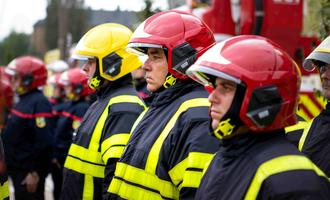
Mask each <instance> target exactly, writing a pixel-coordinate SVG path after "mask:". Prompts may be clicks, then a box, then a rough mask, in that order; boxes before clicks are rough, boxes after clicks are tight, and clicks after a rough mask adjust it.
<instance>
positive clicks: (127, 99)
mask: <svg viewBox="0 0 330 200" xmlns="http://www.w3.org/2000/svg"><path fill="white" fill-rule="evenodd" d="M117 103H137V104H139V105H140V106H142V107H144V108H146V106H145V105H144V103H143V101H142V100H141V99H140V98H139V97H137V96H134V95H120V96H116V97H113V98H111V99H110V101H109V103H108V105H107V106H106V109H104V110H103V113H102V114H101V116H100V118H99V120H98V121H97V123H96V126H95V128H94V131H93V134H92V138H91V141H90V143H89V147H88V149H90V150H94V151H97V150H98V149H99V141H100V139H101V136H102V131H103V127H104V124H105V121H106V119H107V118H108V113H109V106H111V105H113V104H117Z"/></svg>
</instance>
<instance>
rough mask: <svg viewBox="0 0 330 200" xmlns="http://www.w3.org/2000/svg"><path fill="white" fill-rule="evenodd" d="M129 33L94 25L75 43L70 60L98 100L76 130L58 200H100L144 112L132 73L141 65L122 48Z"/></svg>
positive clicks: (122, 28) (117, 26)
mask: <svg viewBox="0 0 330 200" xmlns="http://www.w3.org/2000/svg"><path fill="white" fill-rule="evenodd" d="M131 34H132V32H131V31H130V30H129V29H128V28H127V27H125V26H123V25H120V24H115V23H107V24H102V25H98V26H96V27H94V28H92V29H91V30H89V31H88V32H87V33H86V34H85V35H84V36H83V37H82V38H81V39H80V41H79V43H78V45H77V47H76V49H75V52H74V55H73V56H74V58H76V59H80V60H81V61H85V62H86V64H84V66H83V70H84V71H85V72H86V74H87V77H88V78H89V80H88V81H89V86H90V87H91V88H93V89H95V90H96V94H97V96H98V99H97V100H96V101H95V102H94V103H93V104H92V105H91V106H90V108H89V109H88V110H87V112H86V114H85V116H84V118H83V120H82V123H81V125H80V126H79V128H78V129H77V130H76V135H75V138H74V139H73V143H72V144H71V146H70V149H69V152H68V156H67V158H66V161H65V164H64V167H65V168H64V178H63V180H64V183H63V187H62V194H61V195H62V196H61V198H62V199H102V193H103V192H104V194H106V190H107V187H108V186H109V184H110V181H111V178H112V176H113V173H114V169H115V165H116V161H117V160H118V159H119V157H120V156H121V153H122V151H123V150H124V147H125V145H126V143H127V141H128V137H129V132H130V130H131V126H132V125H133V123H134V121H135V120H136V119H137V117H138V116H139V114H140V113H141V112H142V111H143V110H144V109H145V105H144V103H143V101H142V100H141V99H140V98H139V97H138V94H137V92H136V90H135V89H134V86H133V84H132V77H131V74H130V72H131V71H133V70H134V69H136V68H138V67H140V66H141V61H140V60H139V58H138V56H136V55H135V54H133V53H130V52H128V51H126V49H125V47H126V45H127V43H128V41H129V38H130V37H131Z"/></svg>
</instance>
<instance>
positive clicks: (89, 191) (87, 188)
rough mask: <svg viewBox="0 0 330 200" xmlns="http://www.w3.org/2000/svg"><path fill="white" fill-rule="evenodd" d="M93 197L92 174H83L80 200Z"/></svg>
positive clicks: (90, 199)
mask: <svg viewBox="0 0 330 200" xmlns="http://www.w3.org/2000/svg"><path fill="white" fill-rule="evenodd" d="M93 199H94V179H93V176H90V175H87V174H85V179H84V189H83V195H82V200H93Z"/></svg>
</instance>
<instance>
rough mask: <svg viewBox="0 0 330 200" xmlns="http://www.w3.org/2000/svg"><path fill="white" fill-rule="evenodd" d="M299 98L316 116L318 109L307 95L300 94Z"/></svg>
mask: <svg viewBox="0 0 330 200" xmlns="http://www.w3.org/2000/svg"><path fill="white" fill-rule="evenodd" d="M300 100H301V103H302V104H304V105H306V108H307V109H308V110H309V111H310V113H311V114H312V115H313V116H317V115H318V114H319V113H320V109H319V108H318V107H317V106H316V105H315V104H314V102H313V101H312V100H311V99H310V98H309V97H308V96H307V95H300Z"/></svg>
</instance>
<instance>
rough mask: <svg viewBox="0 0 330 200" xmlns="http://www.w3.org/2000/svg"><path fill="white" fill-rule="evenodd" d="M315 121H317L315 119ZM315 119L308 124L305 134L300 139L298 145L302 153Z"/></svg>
mask: <svg viewBox="0 0 330 200" xmlns="http://www.w3.org/2000/svg"><path fill="white" fill-rule="evenodd" d="M314 119H315V118H314ZM314 119H312V120H311V121H309V122H308V124H307V126H306V128H305V129H304V132H303V133H302V135H301V137H300V140H299V144H298V150H299V151H302V149H303V146H304V144H305V140H306V138H307V135H308V132H309V129H310V128H311V126H312V124H313V121H314Z"/></svg>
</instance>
